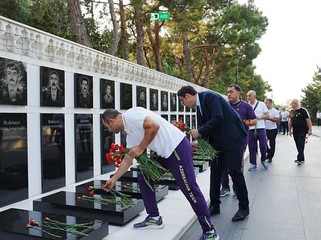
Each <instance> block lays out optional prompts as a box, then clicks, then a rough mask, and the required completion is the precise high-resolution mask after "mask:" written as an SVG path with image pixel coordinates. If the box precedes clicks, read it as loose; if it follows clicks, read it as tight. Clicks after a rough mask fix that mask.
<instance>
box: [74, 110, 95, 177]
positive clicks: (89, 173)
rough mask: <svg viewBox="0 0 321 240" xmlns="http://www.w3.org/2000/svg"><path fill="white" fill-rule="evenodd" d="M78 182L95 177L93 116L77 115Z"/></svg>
mask: <svg viewBox="0 0 321 240" xmlns="http://www.w3.org/2000/svg"><path fill="white" fill-rule="evenodd" d="M75 122H76V124H75V127H76V129H75V134H76V136H75V141H76V142H75V145H76V180H77V182H79V181H82V180H85V179H88V178H91V177H93V174H94V173H93V165H94V163H93V133H92V129H93V127H92V114H75Z"/></svg>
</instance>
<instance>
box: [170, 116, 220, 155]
mask: <svg viewBox="0 0 321 240" xmlns="http://www.w3.org/2000/svg"><path fill="white" fill-rule="evenodd" d="M173 125H174V126H175V127H177V128H179V129H180V130H181V131H182V132H185V133H188V132H189V131H190V130H191V129H190V127H189V126H188V125H187V124H186V123H184V122H183V120H182V119H179V120H178V121H177V122H175V123H174V124H173ZM196 140H197V143H198V144H197V146H198V149H197V152H198V153H199V154H200V155H201V157H202V158H206V159H214V158H215V156H216V154H217V153H216V150H215V149H214V148H213V146H212V145H211V144H209V143H208V142H207V141H206V140H205V139H204V138H202V137H198V138H197V139H196Z"/></svg>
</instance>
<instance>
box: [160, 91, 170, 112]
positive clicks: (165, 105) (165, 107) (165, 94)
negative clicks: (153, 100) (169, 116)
mask: <svg viewBox="0 0 321 240" xmlns="http://www.w3.org/2000/svg"><path fill="white" fill-rule="evenodd" d="M161 99H162V102H161V110H162V111H168V92H164V91H161Z"/></svg>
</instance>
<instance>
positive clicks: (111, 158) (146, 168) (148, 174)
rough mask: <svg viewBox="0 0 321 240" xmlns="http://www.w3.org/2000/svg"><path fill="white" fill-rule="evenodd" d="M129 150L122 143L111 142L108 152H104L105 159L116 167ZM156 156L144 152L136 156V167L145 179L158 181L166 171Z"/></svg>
mask: <svg viewBox="0 0 321 240" xmlns="http://www.w3.org/2000/svg"><path fill="white" fill-rule="evenodd" d="M129 150H130V149H126V148H125V147H124V146H122V145H118V144H115V143H112V144H111V147H110V150H109V152H108V153H106V160H107V162H109V163H112V162H114V163H115V164H114V166H115V167H116V168H118V167H119V165H120V164H121V161H122V159H123V158H124V157H125V154H127V152H128V151H129ZM156 158H157V156H156V155H152V154H150V155H147V154H145V153H143V154H142V155H140V156H139V157H136V160H137V164H138V168H139V170H140V171H141V172H142V174H143V176H144V178H145V180H148V179H151V180H153V181H159V180H161V178H162V177H163V175H164V174H165V173H166V172H167V169H165V168H164V167H162V166H161V165H160V164H159V163H158V162H157V161H156V160H155V159H156Z"/></svg>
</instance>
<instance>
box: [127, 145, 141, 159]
mask: <svg viewBox="0 0 321 240" xmlns="http://www.w3.org/2000/svg"><path fill="white" fill-rule="evenodd" d="M143 153H144V149H142V148H140V147H139V146H136V147H133V148H132V149H130V150H129V152H128V155H129V156H130V157H132V158H135V157H139V156H140V155H142V154H143Z"/></svg>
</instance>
